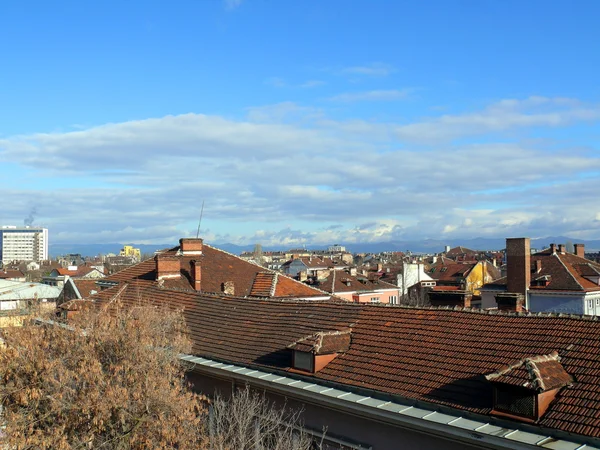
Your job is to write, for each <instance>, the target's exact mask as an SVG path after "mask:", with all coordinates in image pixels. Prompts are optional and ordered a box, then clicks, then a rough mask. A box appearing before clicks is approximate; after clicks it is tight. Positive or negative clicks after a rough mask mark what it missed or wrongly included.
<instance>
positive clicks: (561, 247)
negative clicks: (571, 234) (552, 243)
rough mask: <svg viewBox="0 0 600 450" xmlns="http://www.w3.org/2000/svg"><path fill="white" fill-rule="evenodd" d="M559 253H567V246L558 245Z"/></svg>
mask: <svg viewBox="0 0 600 450" xmlns="http://www.w3.org/2000/svg"><path fill="white" fill-rule="evenodd" d="M558 251H559V252H560V253H566V252H567V246H566V245H565V244H559V245H558Z"/></svg>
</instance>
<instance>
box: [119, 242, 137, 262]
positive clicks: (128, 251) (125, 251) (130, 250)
mask: <svg viewBox="0 0 600 450" xmlns="http://www.w3.org/2000/svg"><path fill="white" fill-rule="evenodd" d="M119 256H130V257H132V258H135V259H136V260H137V261H138V262H139V261H141V260H142V252H141V250H140V249H139V248H135V247H133V246H132V245H124V246H123V248H122V249H121V251H120V252H119Z"/></svg>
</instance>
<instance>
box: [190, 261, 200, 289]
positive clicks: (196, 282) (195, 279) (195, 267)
mask: <svg viewBox="0 0 600 450" xmlns="http://www.w3.org/2000/svg"><path fill="white" fill-rule="evenodd" d="M190 265H191V268H190V277H191V281H192V287H193V288H194V290H196V291H201V290H202V289H201V288H202V265H201V264H200V261H196V260H195V259H194V260H192V261H190Z"/></svg>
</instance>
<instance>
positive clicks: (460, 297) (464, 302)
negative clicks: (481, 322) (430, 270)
mask: <svg viewBox="0 0 600 450" xmlns="http://www.w3.org/2000/svg"><path fill="white" fill-rule="evenodd" d="M427 295H428V296H429V303H431V306H435V307H440V306H460V307H463V308H470V307H471V299H472V298H473V293H471V292H469V291H429V292H428V293H427Z"/></svg>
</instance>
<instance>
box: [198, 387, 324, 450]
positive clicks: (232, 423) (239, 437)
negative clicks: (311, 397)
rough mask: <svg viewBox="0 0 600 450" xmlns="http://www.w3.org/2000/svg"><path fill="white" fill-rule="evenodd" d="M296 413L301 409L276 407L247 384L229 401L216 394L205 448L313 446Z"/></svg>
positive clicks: (298, 449) (304, 449) (290, 449)
mask: <svg viewBox="0 0 600 450" xmlns="http://www.w3.org/2000/svg"><path fill="white" fill-rule="evenodd" d="M300 413H301V411H292V410H289V409H286V408H285V407H283V408H279V407H277V406H276V405H275V404H273V403H271V402H269V401H268V400H267V399H266V397H265V396H264V395H261V394H259V393H258V392H256V391H252V390H251V389H250V388H249V387H248V386H246V387H245V388H243V389H239V390H238V391H236V392H235V393H234V394H233V395H232V396H231V398H230V399H229V400H226V399H224V398H223V397H222V396H220V395H217V396H216V398H215V399H214V401H213V402H212V404H211V412H210V419H209V436H210V438H209V448H210V450H229V449H269V450H308V449H312V448H315V446H314V442H313V438H312V436H311V435H310V434H308V433H307V432H306V431H305V430H304V428H303V427H302V426H301V425H300ZM319 447H320V446H319Z"/></svg>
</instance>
